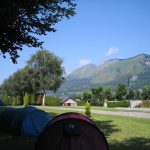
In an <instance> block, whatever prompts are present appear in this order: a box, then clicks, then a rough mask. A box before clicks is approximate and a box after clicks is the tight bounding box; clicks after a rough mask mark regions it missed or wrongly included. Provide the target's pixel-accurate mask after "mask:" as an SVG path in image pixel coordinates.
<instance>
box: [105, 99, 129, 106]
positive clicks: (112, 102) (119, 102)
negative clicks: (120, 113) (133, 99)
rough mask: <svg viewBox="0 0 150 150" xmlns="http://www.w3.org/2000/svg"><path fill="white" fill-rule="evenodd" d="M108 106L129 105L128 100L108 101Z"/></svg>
mask: <svg viewBox="0 0 150 150" xmlns="http://www.w3.org/2000/svg"><path fill="white" fill-rule="evenodd" d="M107 106H108V107H129V106H130V101H127V100H126V101H108V102H107Z"/></svg>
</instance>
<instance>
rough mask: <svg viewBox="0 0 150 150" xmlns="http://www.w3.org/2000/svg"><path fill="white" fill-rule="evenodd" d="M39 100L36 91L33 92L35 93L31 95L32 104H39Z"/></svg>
mask: <svg viewBox="0 0 150 150" xmlns="http://www.w3.org/2000/svg"><path fill="white" fill-rule="evenodd" d="M37 100H38V98H37V95H36V94H35V93H33V94H32V95H31V101H30V104H31V105H37Z"/></svg>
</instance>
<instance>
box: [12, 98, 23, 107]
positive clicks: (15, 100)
mask: <svg viewBox="0 0 150 150" xmlns="http://www.w3.org/2000/svg"><path fill="white" fill-rule="evenodd" d="M12 105H14V106H15V105H21V101H20V97H19V96H17V97H13V102H12Z"/></svg>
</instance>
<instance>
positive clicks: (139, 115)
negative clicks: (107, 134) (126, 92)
mask: <svg viewBox="0 0 150 150" xmlns="http://www.w3.org/2000/svg"><path fill="white" fill-rule="evenodd" d="M39 108H46V109H56V110H69V111H78V112H84V111H85V110H84V109H81V108H69V107H68V108H64V107H50V106H40V107H39ZM91 112H92V113H95V114H105V115H115V116H127V117H134V118H147V119H150V113H144V112H113V111H104V110H94V109H92V110H91Z"/></svg>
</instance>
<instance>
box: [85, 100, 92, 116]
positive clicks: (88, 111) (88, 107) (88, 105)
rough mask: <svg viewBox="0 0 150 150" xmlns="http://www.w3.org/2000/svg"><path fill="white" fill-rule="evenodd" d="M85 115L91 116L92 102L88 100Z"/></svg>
mask: <svg viewBox="0 0 150 150" xmlns="http://www.w3.org/2000/svg"><path fill="white" fill-rule="evenodd" d="M85 115H86V116H88V117H91V109H90V103H89V102H88V101H87V102H86V103H85Z"/></svg>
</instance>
